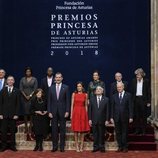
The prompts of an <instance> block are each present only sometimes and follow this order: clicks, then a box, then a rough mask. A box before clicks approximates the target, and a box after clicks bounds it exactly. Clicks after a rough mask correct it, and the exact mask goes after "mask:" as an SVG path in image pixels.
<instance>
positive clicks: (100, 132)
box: [92, 123, 105, 149]
mask: <svg viewBox="0 0 158 158" xmlns="http://www.w3.org/2000/svg"><path fill="white" fill-rule="evenodd" d="M92 130H93V137H94V144H93V148H94V149H104V148H105V124H99V123H97V124H93V125H92Z"/></svg>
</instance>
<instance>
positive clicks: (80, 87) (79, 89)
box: [77, 83, 83, 92]
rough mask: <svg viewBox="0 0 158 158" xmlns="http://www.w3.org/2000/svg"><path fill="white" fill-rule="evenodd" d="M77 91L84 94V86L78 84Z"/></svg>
mask: <svg viewBox="0 0 158 158" xmlns="http://www.w3.org/2000/svg"><path fill="white" fill-rule="evenodd" d="M77 91H78V92H83V85H82V84H81V83H78V84H77Z"/></svg>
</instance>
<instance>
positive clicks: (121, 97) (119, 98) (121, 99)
mask: <svg viewBox="0 0 158 158" xmlns="http://www.w3.org/2000/svg"><path fill="white" fill-rule="evenodd" d="M119 99H120V103H121V102H122V93H120V97H119Z"/></svg>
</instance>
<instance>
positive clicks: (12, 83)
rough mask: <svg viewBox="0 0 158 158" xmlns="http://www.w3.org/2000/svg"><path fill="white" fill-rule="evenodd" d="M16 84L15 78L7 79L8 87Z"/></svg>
mask: <svg viewBox="0 0 158 158" xmlns="http://www.w3.org/2000/svg"><path fill="white" fill-rule="evenodd" d="M14 82H15V80H14V77H13V76H9V77H8V78H7V85H8V86H9V87H12V86H13V85H14Z"/></svg>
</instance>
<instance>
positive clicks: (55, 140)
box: [52, 114, 66, 149]
mask: <svg viewBox="0 0 158 158" xmlns="http://www.w3.org/2000/svg"><path fill="white" fill-rule="evenodd" d="M58 124H59V127H58ZM58 130H59V131H60V149H64V146H65V133H66V119H65V118H64V116H63V117H62V118H61V117H60V116H59V114H56V115H55V116H54V115H53V119H52V141H53V149H58V139H59V131H58Z"/></svg>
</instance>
